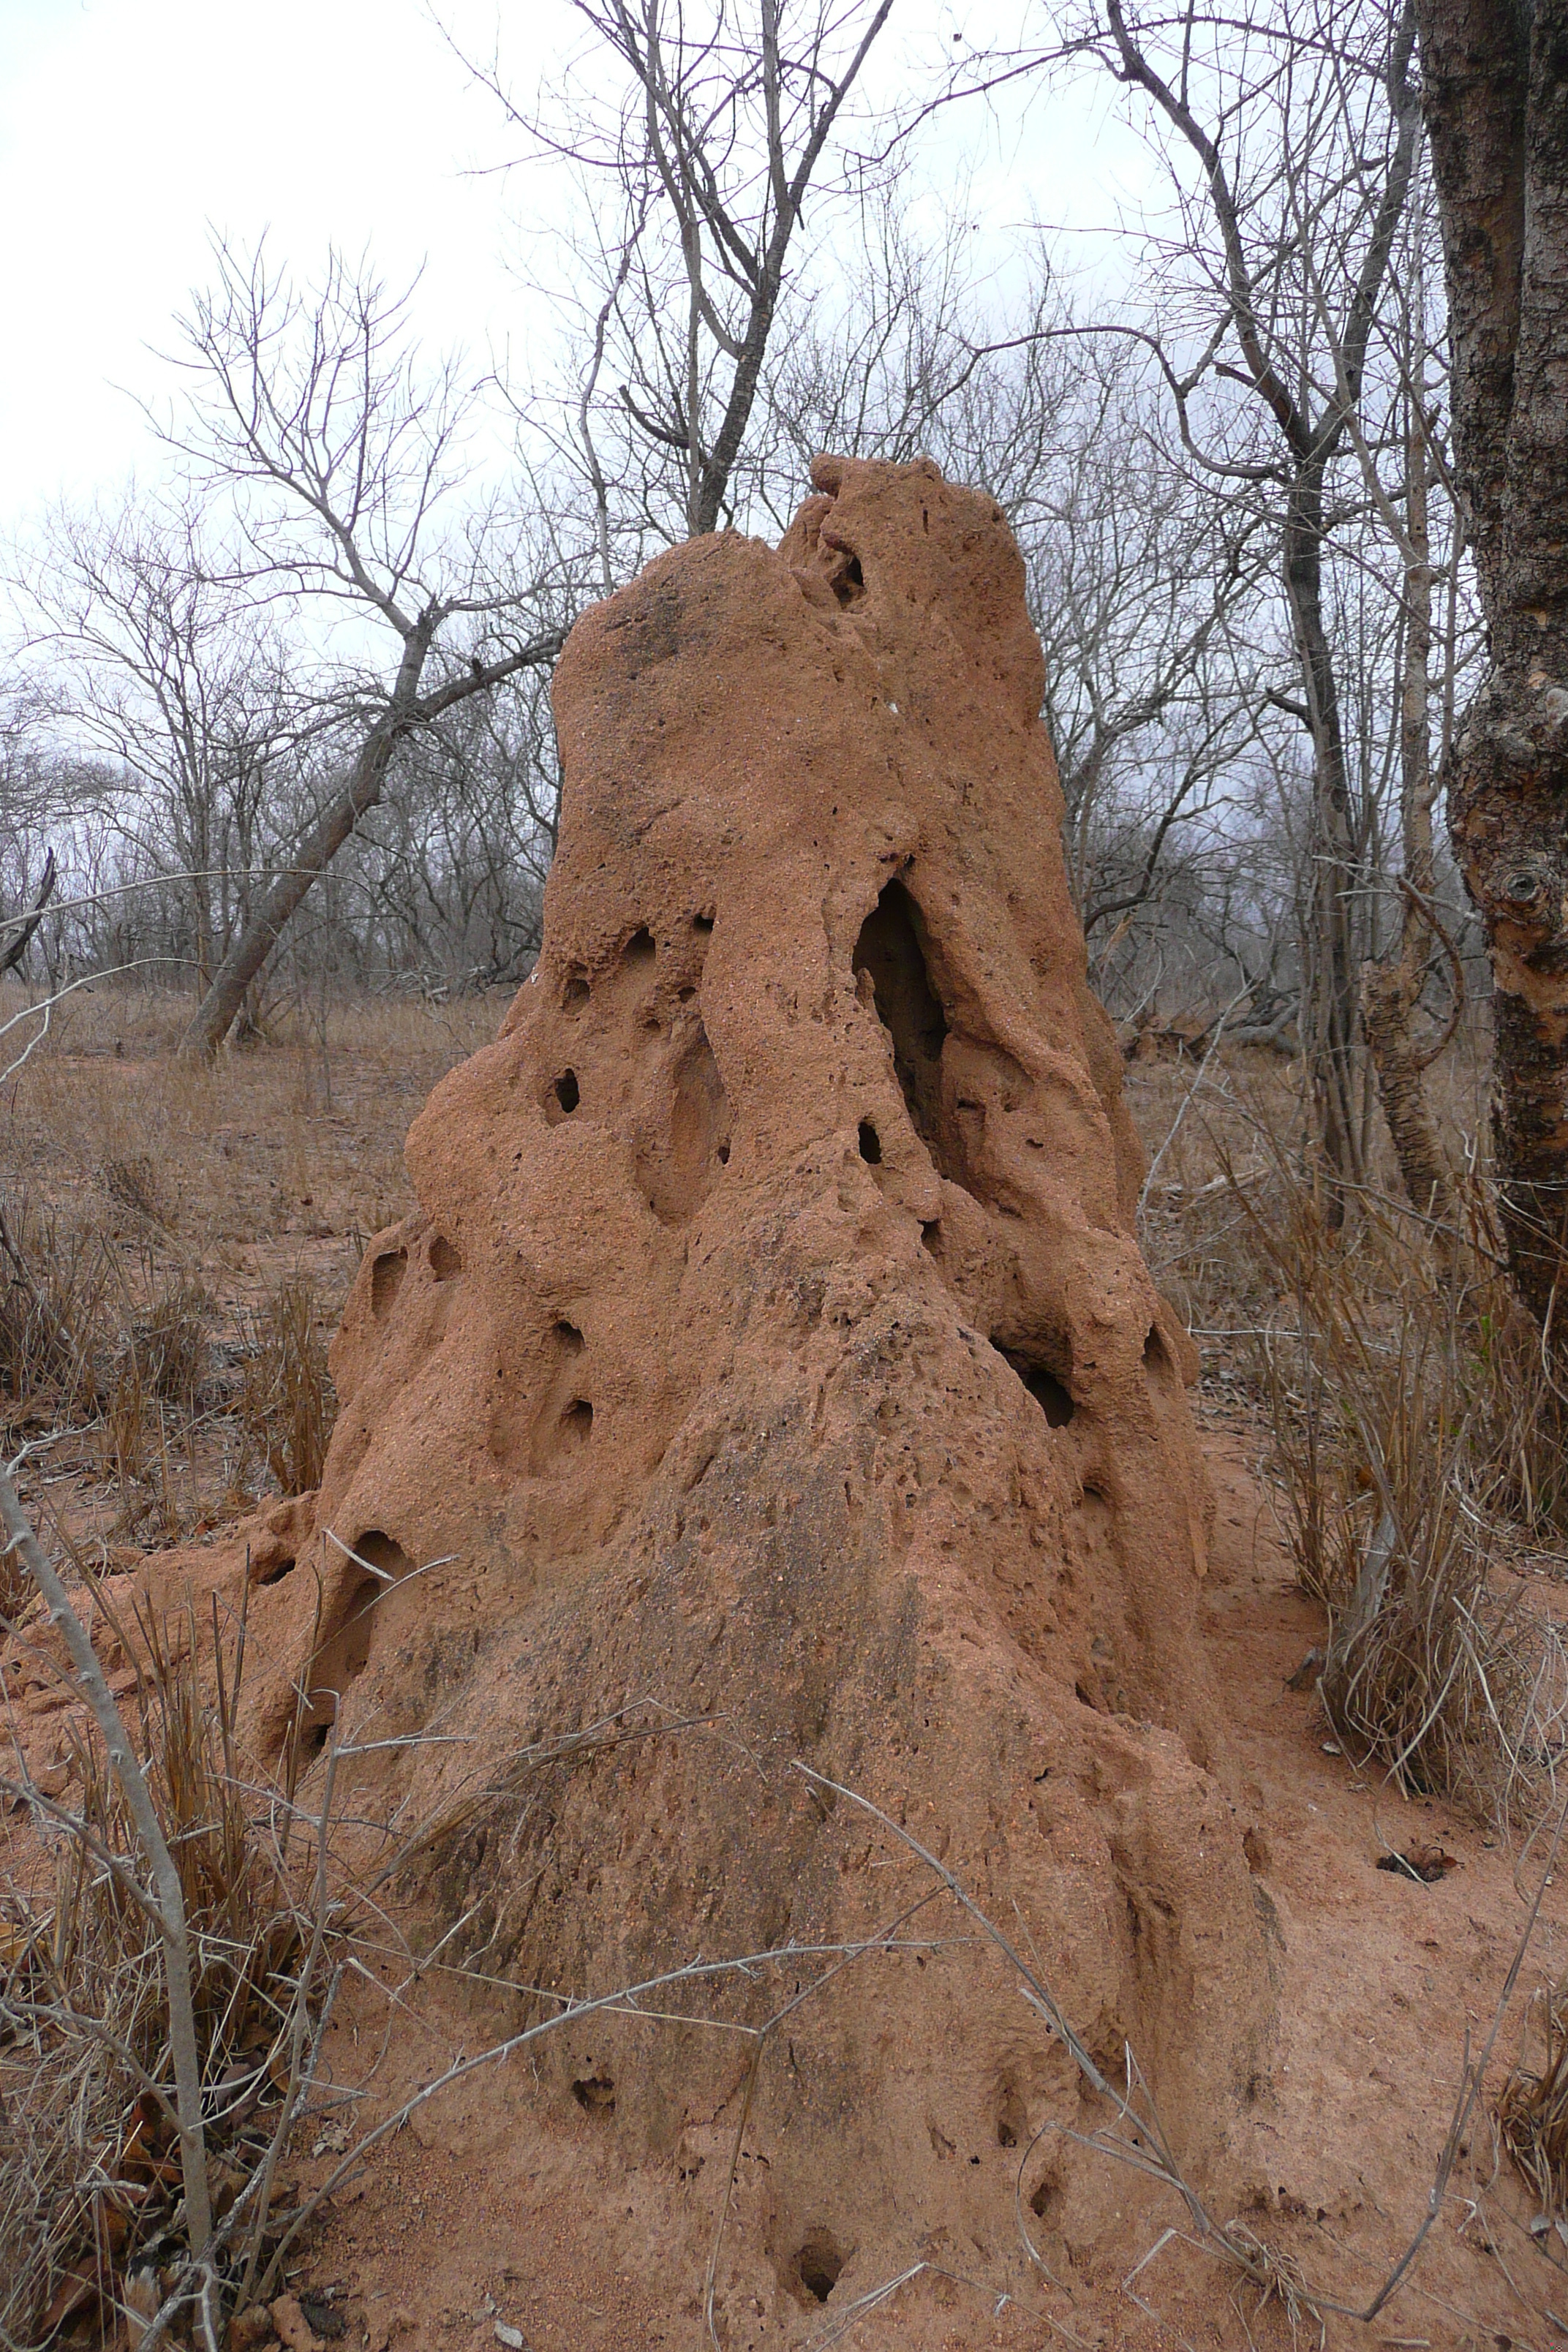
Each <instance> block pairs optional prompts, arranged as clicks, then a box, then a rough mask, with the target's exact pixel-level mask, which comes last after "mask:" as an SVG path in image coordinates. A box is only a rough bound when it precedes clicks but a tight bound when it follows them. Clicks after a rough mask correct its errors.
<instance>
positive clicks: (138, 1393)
mask: <svg viewBox="0 0 1568 2352" xmlns="http://www.w3.org/2000/svg"><path fill="white" fill-rule="evenodd" d="M212 1315H213V1301H212V1299H211V1297H210V1296H209V1294H208V1292H207V1291H206V1290H205V1287H204V1286H202V1285H201V1284H200V1283H195V1282H192V1281H190V1280H188V1279H187V1278H186V1277H185V1276H182V1275H176V1276H174V1277H173V1279H172V1280H169V1281H168V1282H166V1283H160V1282H158V1281H157V1280H154V1281H153V1284H152V1296H151V1300H150V1303H149V1304H148V1305H147V1306H146V1307H138V1306H137V1304H136V1302H135V1301H134V1299H133V1298H132V1297H131V1296H130V1295H129V1294H127V1295H125V1296H124V1297H122V1299H121V1316H122V1318H124V1319H123V1323H122V1328H121V1337H120V1339H119V1341H118V1344H117V1345H116V1347H115V1350H114V1353H113V1355H112V1357H111V1359H110V1365H109V1368H108V1373H107V1377H106V1378H105V1380H104V1382H103V1391H102V1399H101V1412H102V1417H103V1448H104V1454H105V1458H106V1460H107V1462H108V1463H109V1464H110V1465H111V1467H112V1469H113V1473H114V1475H115V1478H116V1479H117V1481H118V1482H119V1485H120V1487H121V1508H120V1514H119V1517H118V1520H117V1523H116V1524H117V1527H118V1528H120V1530H121V1532H123V1533H126V1534H133V1533H135V1532H136V1531H137V1530H138V1529H139V1528H142V1527H143V1526H144V1524H145V1523H146V1522H147V1521H148V1520H149V1518H151V1520H152V1521H153V1524H154V1526H155V1528H156V1529H157V1530H158V1532H159V1533H161V1534H162V1535H163V1536H164V1537H165V1538H170V1539H171V1540H172V1539H173V1538H176V1537H177V1536H178V1535H179V1534H180V1533H181V1531H182V1528H183V1526H184V1513H183V1512H182V1508H181V1505H180V1501H179V1497H178V1495H177V1492H176V1477H175V1465H174V1454H172V1452H171V1444H170V1439H171V1426H170V1424H171V1421H173V1423H174V1439H175V1442H176V1444H178V1442H179V1440H180V1439H181V1438H182V1437H184V1439H187V1440H188V1439H189V1437H190V1435H191V1433H192V1432H193V1430H194V1427H195V1423H196V1421H197V1419H198V1417H199V1414H200V1412H201V1410H202V1403H203V1389H204V1384H205V1380H206V1377H207V1373H208V1370H209V1368H210V1360H211V1350H210V1347H209V1343H208V1337H207V1328H208V1325H209V1323H210V1321H211V1319H212Z"/></svg>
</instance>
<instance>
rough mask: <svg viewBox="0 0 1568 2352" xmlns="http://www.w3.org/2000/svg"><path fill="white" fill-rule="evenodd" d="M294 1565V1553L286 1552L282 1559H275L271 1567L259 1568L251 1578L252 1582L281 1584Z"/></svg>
mask: <svg viewBox="0 0 1568 2352" xmlns="http://www.w3.org/2000/svg"><path fill="white" fill-rule="evenodd" d="M293 1565H294V1555H293V1553H292V1552H285V1554H284V1555H283V1558H282V1559H275V1560H273V1561H272V1563H271V1564H270V1566H269V1567H267V1568H260V1569H258V1570H257V1571H256V1573H255V1575H254V1576H253V1577H252V1578H251V1582H252V1584H281V1583H282V1581H283V1579H284V1578H285V1577H286V1576H287V1575H288V1573H289V1570H290V1569H291V1568H292V1567H293Z"/></svg>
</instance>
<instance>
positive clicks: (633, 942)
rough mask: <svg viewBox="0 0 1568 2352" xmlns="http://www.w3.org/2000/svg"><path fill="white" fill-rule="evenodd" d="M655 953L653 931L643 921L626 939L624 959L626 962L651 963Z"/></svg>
mask: <svg viewBox="0 0 1568 2352" xmlns="http://www.w3.org/2000/svg"><path fill="white" fill-rule="evenodd" d="M655 953H656V950H655V948H654V943H653V933H652V932H651V931H650V930H649V929H648V927H647V924H646V923H643V924H641V925H639V926H638V928H637V929H636V930H635V931H634V932H633V933H632V935H631V938H630V939H629V940H627V941H626V961H627V962H628V963H651V962H652V961H653V959H654V955H655Z"/></svg>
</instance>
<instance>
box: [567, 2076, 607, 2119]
mask: <svg viewBox="0 0 1568 2352" xmlns="http://www.w3.org/2000/svg"><path fill="white" fill-rule="evenodd" d="M572 2096H573V2097H574V2099H575V2100H576V2102H577V2105H579V2106H580V2107H581V2108H582V2110H583V2112H584V2115H589V2116H613V2115H614V2114H615V2112H616V2085H615V2083H614V2080H613V2079H612V2077H611V2076H610V2075H608V2074H582V2075H579V2077H578V2078H577V2080H576V2081H575V2082H574V2084H573V2085H572Z"/></svg>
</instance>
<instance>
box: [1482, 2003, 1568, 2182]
mask: <svg viewBox="0 0 1568 2352" xmlns="http://www.w3.org/2000/svg"><path fill="white" fill-rule="evenodd" d="M1536 2016H1537V2020H1538V2022H1539V2026H1540V2031H1541V2038H1542V2056H1541V2064H1540V2068H1539V2070H1537V2069H1536V2068H1535V2067H1534V2066H1532V2065H1531V2063H1530V2053H1529V2051H1528V2048H1527V2050H1526V2051H1525V2053H1524V2054H1523V2055H1522V2056H1521V2058H1520V2061H1519V2063H1518V2064H1517V2065H1516V2066H1515V2067H1514V2068H1513V2070H1512V2072H1511V2073H1510V2075H1509V2078H1508V2081H1507V2082H1506V2083H1505V2084H1504V2085H1503V2088H1502V2092H1501V2094H1500V2097H1499V2099H1498V2104H1497V2118H1498V2127H1499V2129H1500V2132H1501V2134H1502V2144H1503V2146H1504V2147H1506V2148H1507V2150H1508V2152H1509V2154H1510V2157H1511V2158H1513V2161H1514V2163H1515V2164H1516V2165H1517V2166H1518V2167H1519V2169H1520V2171H1521V2173H1522V2174H1523V2175H1524V2178H1525V2179H1526V2180H1528V2181H1529V2183H1530V2185H1531V2188H1532V2189H1533V2190H1534V2191H1535V2194H1536V2197H1537V2199H1538V2200H1539V2201H1540V2204H1541V2209H1542V2211H1543V2212H1546V2213H1560V2212H1562V2211H1563V2210H1564V2209H1565V2208H1568V1980H1564V1981H1563V1982H1562V1983H1560V1984H1557V1985H1555V1986H1553V1987H1552V1990H1550V1991H1547V1992H1543V1993H1542V1995H1541V1996H1540V1999H1539V2001H1538V2003H1537V2004H1536Z"/></svg>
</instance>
